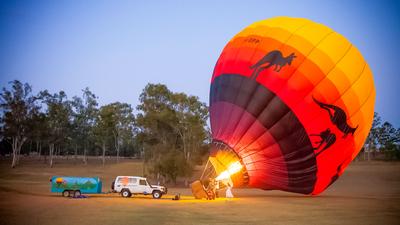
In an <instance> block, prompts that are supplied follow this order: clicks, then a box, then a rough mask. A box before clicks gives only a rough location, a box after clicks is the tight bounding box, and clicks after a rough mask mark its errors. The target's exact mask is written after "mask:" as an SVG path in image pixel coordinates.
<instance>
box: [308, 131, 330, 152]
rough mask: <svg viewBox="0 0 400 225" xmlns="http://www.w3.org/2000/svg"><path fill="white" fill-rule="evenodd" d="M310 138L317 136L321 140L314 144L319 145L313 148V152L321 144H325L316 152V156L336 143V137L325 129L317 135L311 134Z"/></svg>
mask: <svg viewBox="0 0 400 225" xmlns="http://www.w3.org/2000/svg"><path fill="white" fill-rule="evenodd" d="M310 136H318V137H320V138H321V141H317V142H315V143H316V144H319V145H318V146H317V147H315V148H314V150H318V149H319V148H320V147H321V146H322V145H323V144H325V146H324V148H322V149H321V150H319V151H318V153H317V154H316V156H318V155H319V154H321V153H322V152H323V151H325V150H326V149H327V148H329V147H331V145H333V144H334V143H335V142H336V135H335V134H334V133H332V132H331V129H329V128H328V129H326V130H324V131H322V132H321V133H319V134H311V135H310Z"/></svg>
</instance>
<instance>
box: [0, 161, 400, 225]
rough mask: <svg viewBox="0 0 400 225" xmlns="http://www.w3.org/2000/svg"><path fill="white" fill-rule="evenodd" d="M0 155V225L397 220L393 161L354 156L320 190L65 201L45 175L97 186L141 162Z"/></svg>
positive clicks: (398, 183)
mask: <svg viewBox="0 0 400 225" xmlns="http://www.w3.org/2000/svg"><path fill="white" fill-rule="evenodd" d="M9 165H10V162H9V160H7V159H0V224H29V225H34V224H43V225H47V224H51V225H57V224H79V225H85V224H88V225H89V224H90V225H95V224H113V225H117V224H125V223H127V224H143V225H145V224H157V225H159V224H160V225H162V224H165V225H169V224H171V225H172V224H189V225H190V224H202V225H205V224H237V225H239V224H246V225H251V224H260V225H261V224H262V225H264V224H282V225H288V224H289V225H290V224H307V225H313V224H315V225H320V224H360V225H367V224H380V225H383V224H400V163H398V162H354V163H352V164H351V166H350V167H349V168H348V169H347V170H346V172H345V173H344V175H343V176H342V177H341V178H340V179H339V180H338V181H337V182H336V183H335V184H333V185H332V186H331V187H330V188H329V189H328V190H327V191H326V192H324V193H323V194H321V195H320V196H314V197H310V196H303V195H297V194H291V193H286V192H280V191H262V190H255V189H234V190H233V192H234V194H235V197H237V198H235V199H234V200H231V201H227V200H226V199H224V198H220V199H217V200H215V201H206V200H195V199H193V197H191V192H190V190H189V189H187V188H173V187H169V193H170V194H174V193H182V195H183V198H182V200H180V201H172V200H171V198H172V195H167V196H163V198H162V199H159V200H154V199H151V197H144V196H143V197H133V198H129V199H125V198H122V197H120V196H119V195H117V194H105V195H92V196H90V197H89V198H87V199H66V198H63V197H60V196H59V195H57V194H51V193H50V191H49V189H50V188H49V178H50V177H51V176H53V175H68V176H100V177H101V178H102V179H103V191H108V190H109V189H110V184H111V181H112V180H113V179H114V178H115V176H117V175H141V174H142V164H141V163H140V162H138V161H134V160H124V161H123V162H122V163H120V164H108V165H106V166H105V167H104V168H103V167H102V166H101V165H100V164H98V163H92V164H89V165H87V166H83V165H74V164H73V160H68V161H62V162H60V161H58V164H56V166H55V168H48V167H47V166H46V165H44V164H43V163H42V162H38V161H37V160H27V159H25V160H23V161H22V164H21V166H20V167H18V168H15V169H10V168H9Z"/></svg>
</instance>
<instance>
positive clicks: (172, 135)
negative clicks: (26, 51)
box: [0, 80, 400, 182]
mask: <svg viewBox="0 0 400 225" xmlns="http://www.w3.org/2000/svg"><path fill="white" fill-rule="evenodd" d="M97 99H98V97H97V96H96V95H95V94H94V93H93V92H92V91H90V90H89V88H85V89H83V90H82V93H81V96H73V97H72V98H68V97H67V94H66V93H65V92H64V91H59V92H56V93H50V92H49V91H48V90H43V91H40V92H39V93H38V94H36V95H34V94H33V93H32V87H31V86H30V85H29V84H27V83H22V82H20V81H18V80H14V81H12V82H10V88H9V89H7V88H6V87H4V88H3V89H2V91H1V93H0V109H1V111H0V147H1V148H0V153H1V154H7V153H11V154H12V162H11V166H12V167H15V166H17V165H18V163H19V159H20V155H21V151H22V152H23V151H25V153H26V152H31V151H32V146H34V152H35V153H36V154H38V155H39V156H43V158H44V159H45V161H46V162H47V163H49V165H50V167H52V166H53V165H54V156H60V155H65V156H72V157H73V158H75V160H77V161H78V155H79V156H82V163H84V164H87V159H88V157H87V156H100V157H101V160H102V164H103V165H104V164H105V163H106V156H115V158H116V161H117V162H118V161H119V159H120V157H121V156H130V157H137V158H141V159H143V160H144V162H145V172H149V173H151V174H153V175H154V176H157V178H158V179H163V180H166V181H173V182H175V181H176V178H177V177H186V178H189V177H190V176H191V173H192V171H193V168H194V166H195V165H196V164H201V162H203V161H204V159H205V158H206V157H207V153H208V148H209V144H210V139H211V138H210V131H209V128H208V126H207V120H208V108H207V106H206V104H205V103H203V102H201V101H200V100H199V99H198V97H196V96H189V95H187V94H185V93H175V92H172V91H171V90H169V89H168V88H167V86H165V85H162V84H148V85H147V86H146V87H145V88H144V89H143V91H142V93H141V94H140V97H139V101H140V102H139V105H137V106H136V114H134V108H132V106H131V105H130V104H127V103H121V102H113V103H110V104H107V105H104V106H99V104H98V102H97ZM399 141H400V129H396V128H394V127H393V125H392V124H390V123H389V122H387V121H385V122H382V119H381V117H380V116H379V115H378V114H377V113H375V115H374V120H373V124H372V128H371V131H370V133H369V136H368V138H367V140H366V142H365V145H364V148H363V151H362V152H363V153H364V158H366V159H370V155H371V153H372V158H373V156H375V155H376V153H379V154H384V156H385V157H384V158H385V159H390V160H392V159H400V144H399ZM27 143H29V144H27ZM28 146H29V148H28Z"/></svg>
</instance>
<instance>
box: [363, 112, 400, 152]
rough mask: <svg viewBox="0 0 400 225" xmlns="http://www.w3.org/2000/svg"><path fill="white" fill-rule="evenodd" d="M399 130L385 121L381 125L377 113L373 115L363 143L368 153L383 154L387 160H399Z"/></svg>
mask: <svg viewBox="0 0 400 225" xmlns="http://www.w3.org/2000/svg"><path fill="white" fill-rule="evenodd" d="M399 142H400V129H395V128H394V127H393V125H392V124H391V123H389V122H387V121H385V122H384V123H383V124H382V119H381V117H380V116H379V115H378V113H375V114H374V120H373V123H372V127H371V130H370V132H369V135H368V137H367V140H366V141H365V146H364V148H366V149H367V150H368V151H374V152H384V154H385V158H386V159H387V160H400V143H399Z"/></svg>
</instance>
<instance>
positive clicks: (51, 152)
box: [49, 144, 54, 168]
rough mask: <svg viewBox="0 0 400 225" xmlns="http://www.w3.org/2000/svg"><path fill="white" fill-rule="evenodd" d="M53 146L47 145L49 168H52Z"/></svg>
mask: <svg viewBox="0 0 400 225" xmlns="http://www.w3.org/2000/svg"><path fill="white" fill-rule="evenodd" d="M53 153H54V144H49V157H50V168H52V167H53Z"/></svg>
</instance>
